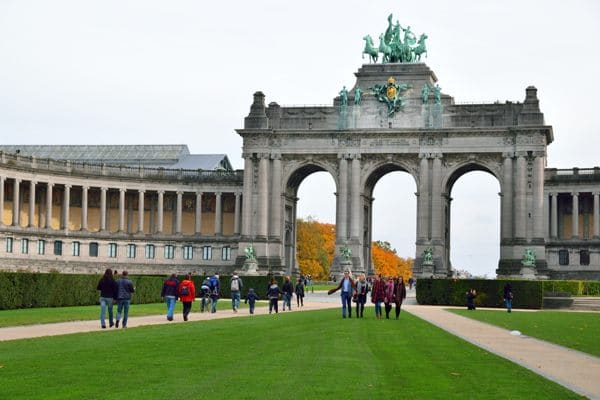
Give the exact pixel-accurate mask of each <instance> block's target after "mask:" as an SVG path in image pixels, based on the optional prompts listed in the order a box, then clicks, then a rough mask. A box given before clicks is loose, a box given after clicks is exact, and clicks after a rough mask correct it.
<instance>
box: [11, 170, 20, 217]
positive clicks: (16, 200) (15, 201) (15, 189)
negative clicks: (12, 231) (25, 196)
mask: <svg viewBox="0 0 600 400" xmlns="http://www.w3.org/2000/svg"><path fill="white" fill-rule="evenodd" d="M20 184H21V180H20V179H17V178H15V183H14V187H13V223H12V224H13V226H19V225H20V224H21V221H20V218H19V217H20V214H21V210H20V209H19V202H20V200H19V195H20V193H19V192H20V191H21V187H20Z"/></svg>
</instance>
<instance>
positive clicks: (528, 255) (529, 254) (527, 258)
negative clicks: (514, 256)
mask: <svg viewBox="0 0 600 400" xmlns="http://www.w3.org/2000/svg"><path fill="white" fill-rule="evenodd" d="M521 265H523V266H524V267H535V253H534V251H533V250H531V249H525V254H523V259H522V260H521Z"/></svg>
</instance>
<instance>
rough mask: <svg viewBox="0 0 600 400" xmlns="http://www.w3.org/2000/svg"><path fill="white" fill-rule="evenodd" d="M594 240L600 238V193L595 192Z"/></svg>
mask: <svg viewBox="0 0 600 400" xmlns="http://www.w3.org/2000/svg"><path fill="white" fill-rule="evenodd" d="M593 195H594V239H598V238H600V193H599V192H594V193H593Z"/></svg>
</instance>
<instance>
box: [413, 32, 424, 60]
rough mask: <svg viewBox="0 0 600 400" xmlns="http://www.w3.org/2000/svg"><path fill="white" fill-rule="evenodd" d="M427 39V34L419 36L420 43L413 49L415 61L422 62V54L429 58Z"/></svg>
mask: <svg viewBox="0 0 600 400" xmlns="http://www.w3.org/2000/svg"><path fill="white" fill-rule="evenodd" d="M425 39H427V35H426V34H424V33H423V34H421V36H419V41H418V42H417V46H416V47H414V48H413V49H412V51H413V54H414V61H421V54H423V53H425V57H427V47H425Z"/></svg>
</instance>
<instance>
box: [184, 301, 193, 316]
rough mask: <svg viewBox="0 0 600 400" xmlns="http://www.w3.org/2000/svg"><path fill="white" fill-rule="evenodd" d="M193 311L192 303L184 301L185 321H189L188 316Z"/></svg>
mask: <svg viewBox="0 0 600 400" xmlns="http://www.w3.org/2000/svg"><path fill="white" fill-rule="evenodd" d="M190 311H192V302H191V301H184V302H183V319H184V320H185V321H187V318H188V315H189V313H190Z"/></svg>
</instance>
